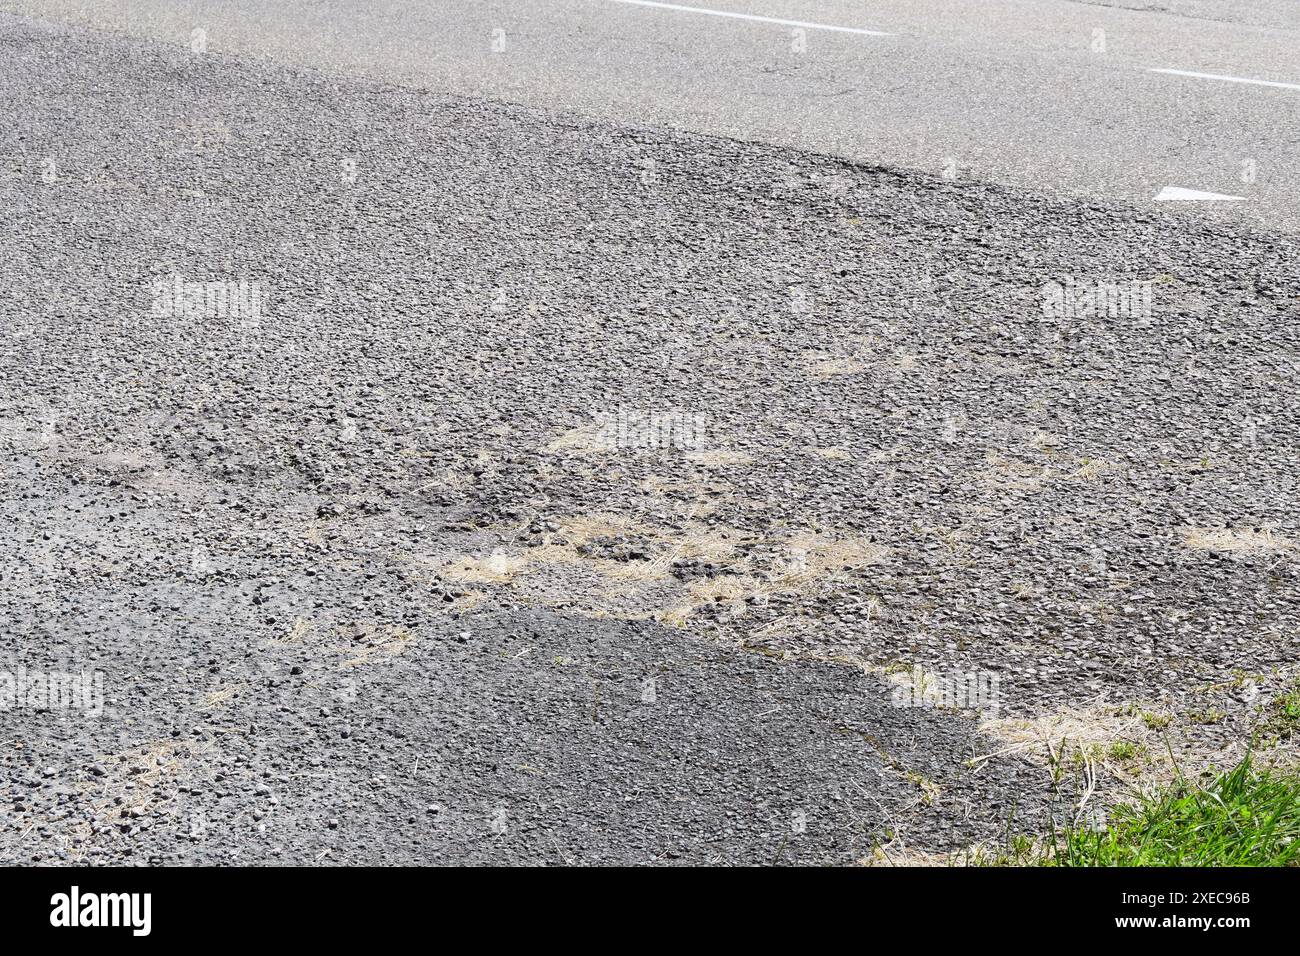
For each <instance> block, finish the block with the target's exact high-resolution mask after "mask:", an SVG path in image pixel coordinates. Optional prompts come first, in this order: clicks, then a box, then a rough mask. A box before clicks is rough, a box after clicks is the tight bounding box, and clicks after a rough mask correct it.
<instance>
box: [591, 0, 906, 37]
mask: <svg viewBox="0 0 1300 956" xmlns="http://www.w3.org/2000/svg"><path fill="white" fill-rule="evenodd" d="M609 2H610V3H626V4H629V5H631V6H634V7H654V8H656V9H659V10H676V11H677V12H679V13H703V14H705V15H707V16H710V17H729V18H731V19H733V20H752V21H754V22H755V23H775V24H777V25H778V26H783V27H802V28H804V29H805V30H830V31H832V32H834V33H856V34H859V35H860V36H868V37H892V36H894V35H895V34H893V33H884V32H882V31H880V30H863V29H862V28H860V27H838V26H835V25H833V24H830V23H807V22H805V21H803V20H780V19H777V18H776V17H760V16H756V15H755V14H752V13H733V12H732V11H730V10H710V9H708V8H707V7H687V6H683V5H682V4H680V3H657V2H655V0H609Z"/></svg>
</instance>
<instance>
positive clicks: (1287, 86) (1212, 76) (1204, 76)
mask: <svg viewBox="0 0 1300 956" xmlns="http://www.w3.org/2000/svg"><path fill="white" fill-rule="evenodd" d="M1147 72H1148V73H1168V74H1170V75H1172V76H1194V77H1196V78H1197V79H1201V80H1223V81H1224V82H1225V83H1249V84H1251V85H1252V86H1277V87H1281V88H1282V89H1284V90H1300V83H1274V82H1273V81H1272V80H1250V79H1247V78H1245V77H1242V76H1220V75H1219V74H1217V73H1193V72H1192V71H1191V70H1147Z"/></svg>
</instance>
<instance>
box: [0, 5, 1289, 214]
mask: <svg viewBox="0 0 1300 956" xmlns="http://www.w3.org/2000/svg"><path fill="white" fill-rule="evenodd" d="M0 9H10V10H14V11H18V12H27V13H33V14H40V15H56V16H63V17H67V18H70V19H73V20H76V21H78V22H85V23H90V24H93V25H96V26H101V27H105V28H108V29H112V30H117V31H121V32H123V33H126V34H130V35H136V36H147V37H153V38H156V39H160V40H165V41H167V42H170V43H180V44H187V43H189V42H190V40H191V36H192V34H193V31H195V30H202V31H204V34H205V37H206V43H207V48H208V49H209V50H212V51H215V52H227V51H228V52H237V53H248V54H255V55H259V56H266V57H268V58H270V59H271V60H273V61H275V62H278V63H296V64H303V65H309V66H313V67H317V68H320V69H324V70H329V71H331V72H339V73H346V74H349V75H353V76H368V77H376V78H384V79H388V80H393V81H396V82H401V83H404V84H410V85H415V86H419V87H421V88H425V89H430V90H437V91H446V92H454V93H461V94H465V95H468V96H490V97H493V98H497V99H504V100H507V101H511V102H518V103H526V104H530V105H536V106H542V107H546V108H548V109H554V110H564V111H574V112H577V113H580V114H583V115H587V116H594V117H600V118H604V119H610V120H614V121H618V122H624V123H631V124H635V125H646V126H658V127H666V128H670V129H687V130H697V131H702V132H707V133H715V134H719V135H724V136H731V137H738V138H743V139H752V140H757V141H761V142H767V143H776V144H781V145H789V146H796V147H800V148H805V149H810V150H814V151H816V152H820V153H830V154H834V155H839V156H843V157H846V158H849V159H853V160H857V161H861V162H866V163H879V164H886V165H890V166H901V167H906V168H911V169H918V170H926V171H929V172H931V173H933V174H935V175H940V176H951V177H956V178H962V179H976V180H981V181H992V182H998V183H1007V184H1013V185H1017V186H1022V187H1025V188H1027V189H1032V190H1038V191H1051V192H1064V193H1068V194H1074V195H1080V196H1086V197H1093V198H1099V199H1104V200H1113V201H1123V202H1128V203H1132V204H1134V205H1135V206H1146V205H1148V204H1150V203H1152V202H1153V201H1154V199H1155V197H1156V196H1157V195H1158V194H1159V193H1160V192H1161V191H1162V190H1163V189H1165V188H1166V187H1171V186H1172V187H1176V188H1182V189H1191V190H1197V191H1202V192H1210V193H1214V194H1218V195H1228V196H1239V197H1242V199H1241V201H1224V202H1217V203H1215V202H1210V203H1197V204H1194V205H1195V208H1187V207H1188V206H1192V205H1193V204H1191V203H1188V204H1186V205H1183V204H1170V205H1177V206H1178V207H1179V208H1178V211H1177V213H1176V214H1182V215H1190V216H1194V217H1198V218H1200V217H1205V216H1218V217H1223V218H1225V219H1227V220H1229V221H1241V222H1245V223H1251V224H1261V225H1267V226H1270V227H1275V228H1278V227H1280V228H1285V229H1287V230H1289V231H1292V232H1294V231H1295V230H1296V228H1297V227H1298V226H1300V198H1298V197H1300V164H1297V163H1296V161H1295V157H1296V154H1297V149H1298V147H1300V55H1298V54H1297V52H1296V51H1297V50H1300V8H1297V7H1296V5H1295V4H1294V3H1293V2H1291V0H1247V2H1234V3H1230V2H1216V0H1168V2H1164V3H1160V4H1151V3H1147V2H1145V0H1104V2H1075V0H967V2H960V0H948V2H942V0H922V2H918V0H883V2H877V0H871V2H860V0H721V2H717V3H713V2H701V3H689V4H661V3H647V2H640V0H638V2H632V0H506V2H479V0H443V2H435V3H425V2H400V0H398V2H394V0H383V2H378V3H364V4H357V3H350V2H345V0H325V2H313V3H305V2H301V0H280V2H275V3H269V4H268V3H264V2H261V0H213V2H208V0H204V2H172V0H104V2H101V3H96V4H93V5H87V4H85V3H80V2H74V0H19V2H15V0H5V2H3V3H0ZM701 10H704V11H709V12H699V11H701ZM720 14H735V15H736V16H722V15H720ZM794 23H798V24H803V26H800V27H796V26H793V25H792V24H794ZM796 30H797V31H799V32H798V33H796V32H795V31H796ZM844 30H854V31H873V32H870V33H867V32H842V31H844ZM876 33H881V34H885V35H876ZM1157 70H1169V71H1177V72H1174V73H1159V72H1155V71H1157ZM1189 74H1203V76H1199V77H1198V76H1195V75H1189ZM1216 77H1217V78H1216ZM1269 83H1271V84H1274V85H1271V86H1270V85H1261V84H1269Z"/></svg>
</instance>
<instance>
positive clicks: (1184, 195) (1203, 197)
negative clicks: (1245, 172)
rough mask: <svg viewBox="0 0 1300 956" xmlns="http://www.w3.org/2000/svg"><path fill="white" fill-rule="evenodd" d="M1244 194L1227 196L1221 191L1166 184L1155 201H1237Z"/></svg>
mask: <svg viewBox="0 0 1300 956" xmlns="http://www.w3.org/2000/svg"><path fill="white" fill-rule="evenodd" d="M1245 198H1246V197H1245V196H1227V195H1224V194H1223V193H1207V192H1202V191H1201V190H1199V189H1186V188H1184V187H1182V186H1166V187H1165V188H1164V189H1162V190H1160V192H1159V194H1158V195H1157V196H1156V198H1155V201H1156V202H1239V201H1240V200H1243V199H1245Z"/></svg>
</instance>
